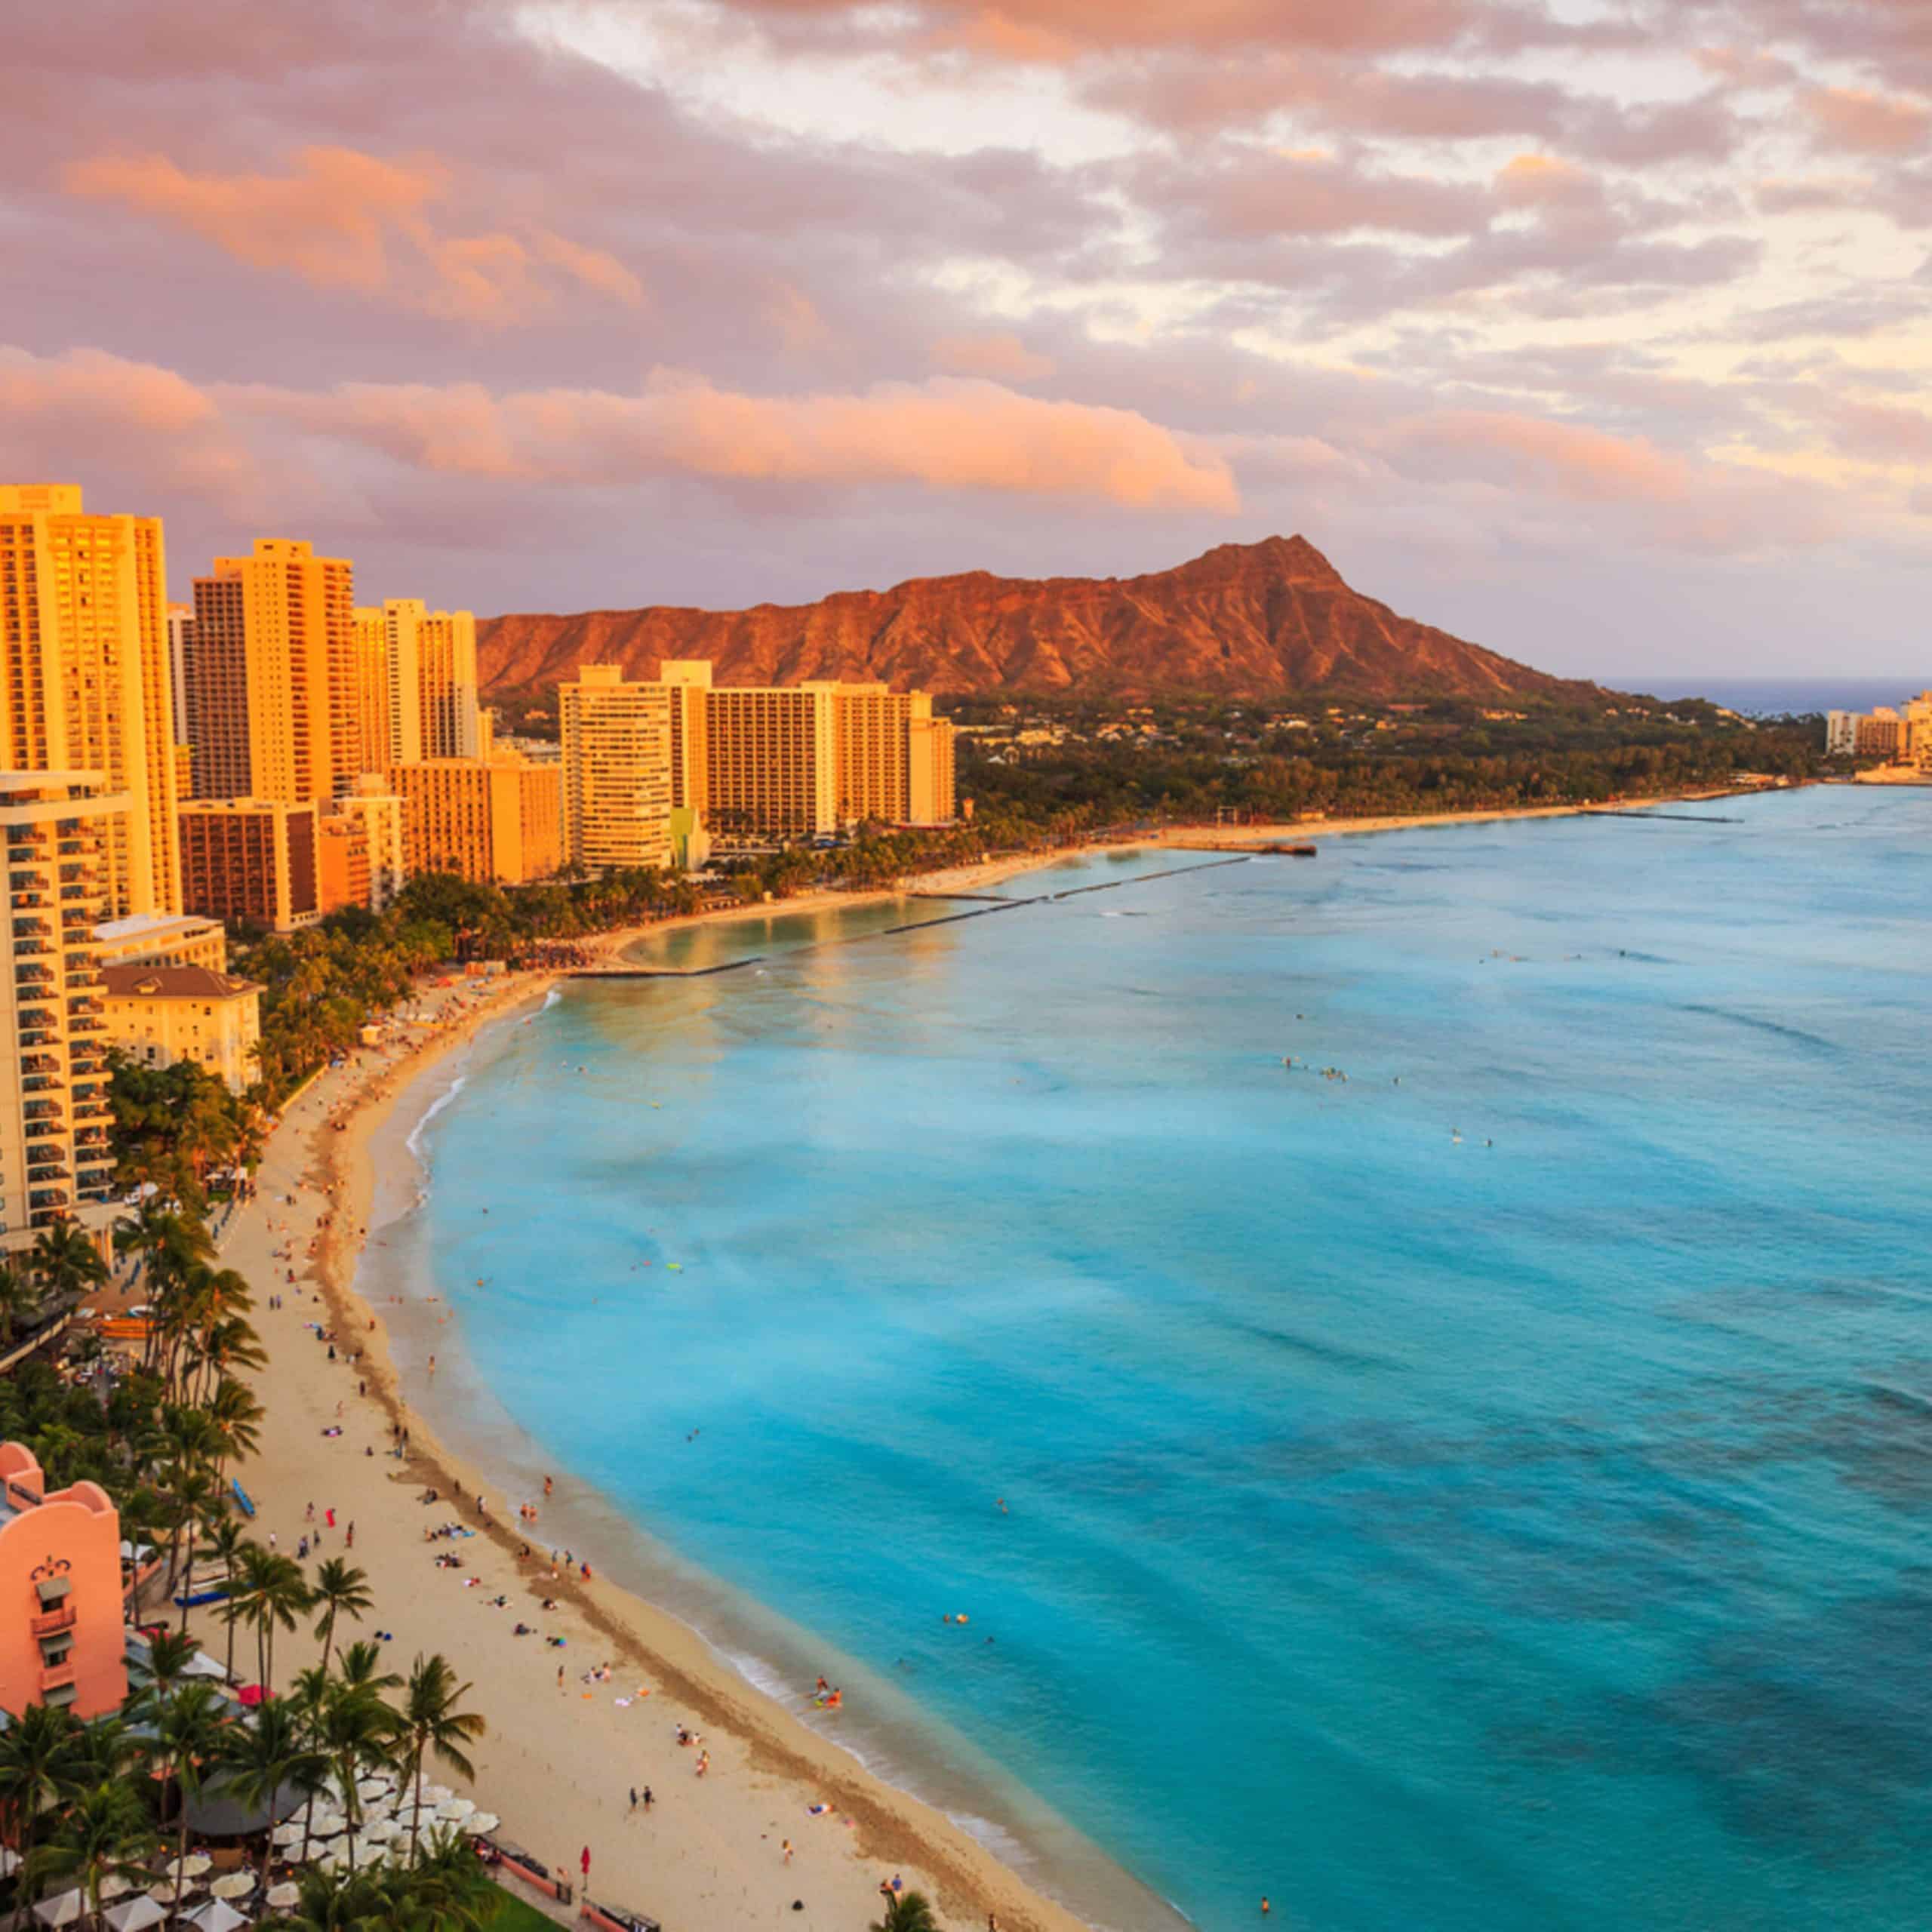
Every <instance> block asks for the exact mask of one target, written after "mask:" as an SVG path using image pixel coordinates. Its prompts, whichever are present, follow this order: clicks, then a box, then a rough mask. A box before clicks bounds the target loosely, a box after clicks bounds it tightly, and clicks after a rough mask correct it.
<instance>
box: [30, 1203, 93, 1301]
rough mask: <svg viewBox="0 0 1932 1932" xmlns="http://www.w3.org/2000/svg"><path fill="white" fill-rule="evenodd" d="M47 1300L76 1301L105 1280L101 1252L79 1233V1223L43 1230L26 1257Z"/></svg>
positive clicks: (87, 1237)
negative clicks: (43, 1288)
mask: <svg viewBox="0 0 1932 1932" xmlns="http://www.w3.org/2000/svg"><path fill="white" fill-rule="evenodd" d="M27 1263H28V1265H29V1266H30V1267H31V1268H32V1269H33V1272H35V1274H36V1275H38V1276H39V1278H40V1279H41V1281H42V1284H43V1286H44V1287H45V1289H46V1291H47V1296H48V1300H50V1301H64V1300H68V1299H69V1298H70V1297H71V1298H72V1299H73V1300H78V1299H79V1298H80V1297H81V1296H82V1295H83V1294H85V1293H86V1292H87V1291H88V1289H89V1288H91V1287H93V1286H94V1284H95V1283H96V1282H97V1281H106V1279H107V1263H106V1262H104V1261H103V1260H101V1258H100V1249H99V1248H97V1247H95V1246H94V1242H93V1240H92V1239H91V1237H89V1236H88V1235H87V1234H85V1232H82V1228H81V1225H80V1223H78V1221H57V1222H55V1223H54V1226H52V1227H51V1228H44V1229H42V1231H41V1233H40V1235H39V1238H38V1239H37V1240H36V1241H35V1243H34V1244H33V1248H32V1252H31V1253H30V1254H29V1255H28V1257H27Z"/></svg>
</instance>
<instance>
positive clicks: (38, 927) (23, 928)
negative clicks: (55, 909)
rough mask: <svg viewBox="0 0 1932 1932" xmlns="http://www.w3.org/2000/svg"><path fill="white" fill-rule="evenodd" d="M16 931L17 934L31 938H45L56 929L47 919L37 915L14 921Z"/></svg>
mask: <svg viewBox="0 0 1932 1932" xmlns="http://www.w3.org/2000/svg"><path fill="white" fill-rule="evenodd" d="M53 930H54V928H52V927H51V925H49V924H48V923H47V921H45V919H43V918H40V917H38V915H32V916H30V917H29V918H24V919H16V920H15V921H14V931H15V932H17V933H20V934H23V935H26V936H28V937H33V938H45V937H46V935H47V934H49V933H51V932H52V931H53Z"/></svg>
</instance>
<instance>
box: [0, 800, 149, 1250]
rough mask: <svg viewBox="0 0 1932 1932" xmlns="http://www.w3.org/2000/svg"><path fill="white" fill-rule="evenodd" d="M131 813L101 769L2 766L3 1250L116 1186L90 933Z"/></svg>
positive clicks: (0, 1113) (0, 1075)
mask: <svg viewBox="0 0 1932 1932" xmlns="http://www.w3.org/2000/svg"><path fill="white" fill-rule="evenodd" d="M129 806H130V801H129V800H128V799H127V798H125V797H122V796H121V795H118V794H115V793H112V792H106V791H105V790H104V789H103V787H102V784H101V777H100V773H98V772H94V771H4V772H0V840H3V841H4V842H5V851H6V861H7V884H8V891H7V894H6V895H5V897H4V898H3V899H0V934H3V935H4V937H5V946H6V957H7V958H8V960H9V961H11V966H10V967H9V968H8V971H7V973H6V974H5V977H4V978H0V1036H3V1037H0V1247H9V1248H11V1247H18V1246H20V1245H21V1244H23V1243H24V1242H26V1241H30V1240H31V1239H32V1236H33V1232H34V1230H35V1229H39V1228H46V1227H51V1226H53V1225H54V1223H55V1222H57V1221H60V1220H65V1219H66V1218H67V1217H69V1215H71V1214H75V1213H76V1212H77V1211H78V1210H79V1209H80V1208H81V1207H82V1206H83V1205H84V1204H86V1203H88V1202H91V1201H103V1200H105V1199H106V1197H107V1195H108V1193H109V1189H110V1186H111V1184H112V1180H113V1177H114V1155H113V1152H112V1149H110V1148H109V1146H108V1144H107V1131H108V1128H109V1123H110V1121H111V1120H112V1108H111V1107H110V1106H109V1103H108V1097H107V1087H108V1074H107V1066H106V1040H105V1038H104V1037H103V1035H104V1032H105V1030H106V1021H105V1020H103V1018H102V1017H101V1011H102V1008H101V995H100V972H99V970H98V967H97V960H96V946H95V942H94V925H95V923H96V921H97V920H98V919H99V918H100V912H101V907H102V905H103V888H104V887H105V885H106V876H105V875H106V857H107V851H108V849H109V846H110V844H111V843H112V834H113V829H114V827H115V825H116V824H117V823H118V822H119V821H120V820H122V819H124V818H125V817H127V815H128V810H129Z"/></svg>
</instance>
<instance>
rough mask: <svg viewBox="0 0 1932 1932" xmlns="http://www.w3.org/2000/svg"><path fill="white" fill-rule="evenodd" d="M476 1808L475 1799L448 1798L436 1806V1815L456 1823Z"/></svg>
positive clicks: (448, 1821) (447, 1821)
mask: <svg viewBox="0 0 1932 1932" xmlns="http://www.w3.org/2000/svg"><path fill="white" fill-rule="evenodd" d="M475 1809H476V1805H475V1801H474V1800H473V1799H471V1798H447V1799H445V1801H444V1802H443V1803H441V1804H439V1805H438V1806H437V1807H436V1816H437V1817H438V1818H441V1819H442V1820H445V1822H446V1823H449V1824H452V1825H454V1824H455V1823H457V1822H458V1821H459V1820H462V1819H464V1818H466V1817H469V1814H470V1813H471V1812H472V1811H474V1810H475Z"/></svg>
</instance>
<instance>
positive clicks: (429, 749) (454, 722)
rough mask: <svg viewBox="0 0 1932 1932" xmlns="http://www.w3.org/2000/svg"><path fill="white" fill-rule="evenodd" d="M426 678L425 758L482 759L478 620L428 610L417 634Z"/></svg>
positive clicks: (458, 613) (461, 613) (462, 614)
mask: <svg viewBox="0 0 1932 1932" xmlns="http://www.w3.org/2000/svg"><path fill="white" fill-rule="evenodd" d="M417 650H418V651H419V654H420V663H421V666H422V679H423V757H425V758H480V757H481V755H482V750H483V741H482V720H481V717H480V715H479V714H478V705H477V701H476V620H475V617H474V616H473V615H472V614H471V613H470V612H469V611H427V612H425V613H424V614H423V617H422V620H421V623H420V628H419V629H418V631H417Z"/></svg>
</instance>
